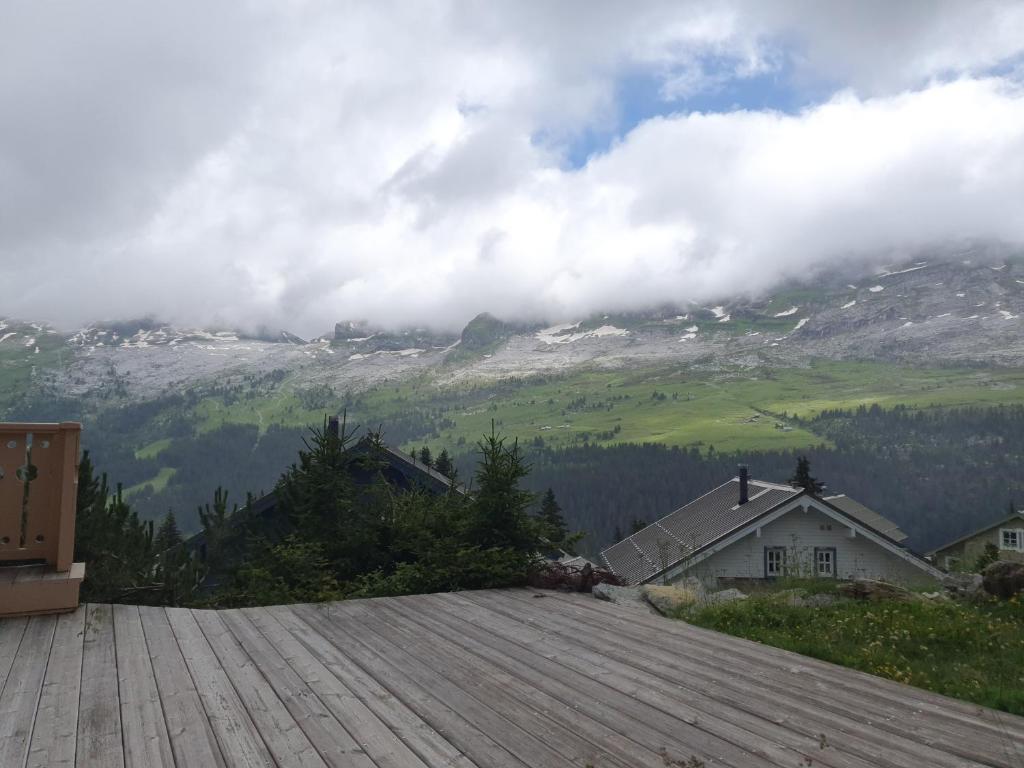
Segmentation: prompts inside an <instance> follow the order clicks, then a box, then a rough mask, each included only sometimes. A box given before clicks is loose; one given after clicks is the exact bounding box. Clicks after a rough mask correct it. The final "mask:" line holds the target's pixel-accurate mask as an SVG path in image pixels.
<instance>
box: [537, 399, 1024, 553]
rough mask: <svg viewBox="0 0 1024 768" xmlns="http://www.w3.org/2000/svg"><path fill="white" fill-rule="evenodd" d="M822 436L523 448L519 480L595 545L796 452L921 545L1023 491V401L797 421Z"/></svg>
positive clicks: (777, 472) (781, 467)
mask: <svg viewBox="0 0 1024 768" xmlns="http://www.w3.org/2000/svg"><path fill="white" fill-rule="evenodd" d="M803 424H804V426H806V427H807V428H808V429H810V430H812V431H814V432H815V433H817V434H820V435H821V436H822V437H823V438H824V437H827V438H828V439H829V440H831V441H832V442H833V443H834V444H835V447H834V448H828V447H819V448H813V449H810V450H807V451H776V452H749V453H732V454H720V453H715V452H701V451H699V450H698V449H695V448H692V449H688V450H687V449H679V448H667V447H665V446H662V445H652V444H648V445H618V446H611V447H600V446H596V445H590V446H584V447H579V448H569V449H563V450H534V451H532V452H531V453H530V454H529V458H530V460H531V462H532V464H533V471H532V472H531V474H530V476H529V478H528V480H527V483H528V485H530V487H532V488H534V489H535V490H540V489H544V488H547V487H551V488H552V489H553V490H554V491H555V494H556V495H557V497H558V499H559V502H560V503H561V504H562V506H563V508H564V510H565V515H566V519H567V520H568V522H569V524H570V525H571V526H572V527H574V528H580V529H583V530H586V531H588V532H589V534H590V535H589V536H588V538H587V539H586V540H585V541H584V543H583V546H584V547H585V548H587V549H588V550H590V551H592V552H593V551H596V550H598V549H600V548H602V547H604V546H607V545H608V544H610V543H611V542H612V541H614V540H615V535H616V529H618V531H619V532H622V533H624V534H628V533H629V532H630V530H631V524H632V522H633V520H634V519H635V518H638V517H639V518H641V519H643V520H645V521H646V522H653V521H654V520H656V519H658V518H659V517H662V516H664V515H666V514H668V513H669V512H671V511H672V510H674V509H676V508H678V507H680V506H682V505H683V504H685V503H686V502H687V501H689V500H691V499H693V498H696V497H697V496H699V495H700V494H702V493H704V492H706V491H708V490H710V489H711V488H713V487H714V486H716V485H719V484H720V483H722V482H724V481H725V480H727V479H728V478H730V477H732V476H733V475H734V474H735V472H736V464H737V463H738V462H744V463H747V464H749V465H750V468H751V474H752V475H753V476H754V477H757V478H760V479H764V480H769V481H776V482H784V481H785V480H786V479H787V478H788V477H790V475H791V474H792V472H793V467H794V466H795V464H796V459H797V457H798V456H799V455H801V454H806V455H807V456H808V457H809V458H810V460H811V464H812V467H813V470H814V474H815V475H816V476H817V477H818V478H819V479H820V480H823V481H824V482H825V483H826V484H827V486H828V490H827V492H828V493H846V494H848V495H850V496H853V497H855V498H856V499H857V500H858V501H861V502H862V503H864V504H866V505H868V506H869V507H872V508H873V509H875V510H877V511H878V512H879V513H881V514H883V515H885V516H886V517H889V518H891V519H892V520H894V521H895V522H897V523H898V524H899V525H900V526H901V527H902V528H903V529H904V530H905V531H906V532H907V533H908V534H909V535H910V537H911V541H910V544H911V546H913V547H914V548H916V549H919V550H928V549H930V548H933V547H935V546H938V545H940V544H942V543H944V542H945V541H947V540H949V539H952V538H955V537H957V536H959V535H961V534H963V533H965V532H968V531H970V530H972V529H974V528H977V527H980V526H981V525H982V524H984V523H986V522H988V521H990V520H993V519H996V518H998V517H999V516H1000V515H1003V514H1004V513H1005V511H1006V510H1007V508H1008V506H1009V504H1010V503H1011V500H1013V499H1016V500H1017V501H1018V502H1021V503H1024V474H1022V473H1021V471H1020V467H1021V464H1022V461H1024V407H1022V406H1001V407H997V408H956V409H950V410H940V409H935V410H924V411H910V410H908V409H905V408H895V409H892V410H885V409H882V408H879V407H878V406H873V407H870V408H859V409H857V410H855V411H830V412H825V413H823V414H821V415H820V416H818V417H816V418H814V419H811V420H807V421H805V422H803Z"/></svg>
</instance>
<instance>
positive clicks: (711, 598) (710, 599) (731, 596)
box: [705, 588, 747, 605]
mask: <svg viewBox="0 0 1024 768" xmlns="http://www.w3.org/2000/svg"><path fill="white" fill-rule="evenodd" d="M746 599H747V596H746V595H745V594H744V593H743V592H740V591H739V590H738V589H735V588H733V589H723V590H722V591H721V592H711V593H710V594H708V595H706V596H705V600H706V601H707V603H708V605H723V604H724V603H732V602H735V601H737V600H746Z"/></svg>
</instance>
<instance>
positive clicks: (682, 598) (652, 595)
mask: <svg viewBox="0 0 1024 768" xmlns="http://www.w3.org/2000/svg"><path fill="white" fill-rule="evenodd" d="M640 591H641V594H642V595H643V596H644V599H645V600H647V602H648V603H650V604H651V605H652V606H653V607H654V608H655V610H657V611H658V613H660V614H662V615H663V616H668V615H670V614H673V613H675V612H676V611H678V610H680V609H682V608H689V607H690V606H691V605H695V604H697V603H698V602H699V601H700V600H701V599H702V598H703V596H704V594H703V590H698V589H695V588H693V586H655V585H653V584H648V585H647V586H644V587H641V590H640Z"/></svg>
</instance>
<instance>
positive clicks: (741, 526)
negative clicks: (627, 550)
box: [633, 486, 813, 580]
mask: <svg viewBox="0 0 1024 768" xmlns="http://www.w3.org/2000/svg"><path fill="white" fill-rule="evenodd" d="M719 488H721V486H719ZM716 490H717V489H716ZM776 490H783V488H778V489H776ZM786 490H792V491H794V493H793V495H792V496H789V497H787V498H785V499H781V500H780V501H779V502H778V503H777V504H774V505H772V506H771V507H768V509H766V510H764V511H763V512H760V513H758V514H757V515H754V517H752V518H750V519H749V520H747V521H745V522H743V523H738V524H737V525H734V526H733V527H732V528H730V529H729V530H727V531H725V532H724V533H722V534H720V535H719V536H717V537H716V538H714V539H712V540H711V541H709V542H707V543H706V544H703V545H702V546H700V547H698V548H697V549H694V550H693V551H692V552H690V553H689V554H687V555H685V556H684V557H680V558H679V559H677V560H675V561H673V562H672V563H669V564H668V565H666V566H665V567H664V568H662V569H661V570H659V571H656V572H655V573H652V574H651V575H650V576H648V577H647V580H650V579H656V578H657V577H658V576H661V575H662V574H664V573H666V572H667V571H670V570H672V569H673V568H675V567H676V566H677V565H679V563H681V562H683V561H684V560H686V559H687V558H690V557H693V556H694V555H699V554H700V553H701V552H704V551H705V550H707V549H709V548H711V547H714V546H715V545H716V544H718V543H719V542H720V541H722V540H724V539H727V538H729V537H730V536H732V535H733V534H734V533H736V531H741V530H743V529H744V528H746V527H747V526H749V525H753V524H754V523H756V522H757V521H758V520H760V519H761V518H763V517H765V516H767V515H770V514H771V513H773V512H775V511H776V510H778V509H779V507H781V506H783V505H784V504H789V503H790V502H791V501H793V500H794V499H797V498H799V497H800V496H803V495H808V496H810V495H811V494H809V493H807V491H806V490H805V489H803V488H801V489H800V490H799V491H796V490H795V489H793V488H791V487H788V486H787V487H786ZM812 498H813V497H812ZM691 503H692V502H691ZM748 503H749V502H748ZM633 546H636V545H635V544H634V545H633ZM645 559H646V558H645ZM648 562H650V561H648ZM652 565H653V563H652Z"/></svg>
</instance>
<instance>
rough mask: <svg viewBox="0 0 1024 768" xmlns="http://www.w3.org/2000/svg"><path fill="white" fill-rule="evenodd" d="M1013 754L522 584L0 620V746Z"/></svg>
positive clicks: (121, 754) (634, 615) (891, 689)
mask: <svg viewBox="0 0 1024 768" xmlns="http://www.w3.org/2000/svg"><path fill="white" fill-rule="evenodd" d="M325 764H326V765H339V766H359V767H361V768H370V767H371V766H379V767H381V768H383V767H385V766H387V767H390V768H407V767H412V766H416V767H418V768H439V767H440V766H457V767H460V768H469V767H470V766H480V767H481V768H502V767H504V766H516V767H517V768H522V766H580V767H581V768H583V766H594V768H598V767H603V766H616V767H618V768H638V767H640V766H649V767H650V768H665V766H698V765H706V766H720V765H721V766H735V767H736V768H740V767H741V766H785V768H796V767H797V766H833V767H834V768H858V767H861V768H862V767H864V766H892V767H893V768H919V766H929V767H930V768H942V767H944V766H977V765H987V766H1013V767H1014V768H1018V767H1019V766H1022V765H1024V718H1019V717H1013V716H1010V715H1006V714H1003V713H998V712H995V711H992V710H987V709H984V708H981V707H978V706H974V705H971V704H966V703H963V702H959V701H955V700H952V699H947V698H944V697H942V696H937V695H934V694H930V693H927V692H925V691H921V690H918V689H915V688H909V687H907V686H902V685H899V684H896V683H892V682H888V681H885V680H881V679H878V678H874V677H871V676H869V675H865V674H861V673H858V672H854V671H850V670H846V669H842V668H839V667H835V666H832V665H829V664H824V663H821V662H817V661H813V660H809V659H806V658H804V657H801V656H797V655H794V654H791V653H787V652H784V651H778V650H775V649H771V648H767V647H764V646H761V645H758V644H755V643H751V642H747V641H744V640H739V639H736V638H731V637H727V636H724V635H719V634H717V633H714V632H709V631H706V630H702V629H697V628H694V627H691V626H688V625H686V624H683V623H681V622H674V621H669V620H667V619H661V618H659V617H656V616H650V615H647V614H645V613H642V612H639V611H633V610H629V609H625V608H618V607H615V606H612V605H609V604H607V603H601V602H598V601H596V600H593V599H591V598H589V597H586V596H580V595H562V594H557V593H550V592H547V593H542V594H541V593H534V592H530V591H526V590H515V591H502V592H470V593H459V594H449V595H424V596H416V597H404V598H384V599H379V600H361V601H350V602H346V603H332V604H329V605H320V606H307V605H299V606H285V607H274V608H252V609H243V610H232V611H198V610H187V609H180V608H168V609H163V608H139V607H135V606H121V605H118V606H113V607H111V606H105V605H91V606H85V607H83V608H81V609H79V610H78V611H76V612H75V613H71V614H64V615H61V616H37V617H32V618H29V619H25V618H16V619H6V620H3V621H0V766H3V767H4V768H9V767H11V766H24V765H29V766H61V765H79V766H122V765H131V766H160V765H177V766H196V767H197V768H200V767H202V768H205V767H206V766H236V765H237V766H275V765H277V766H322V765H325Z"/></svg>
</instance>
